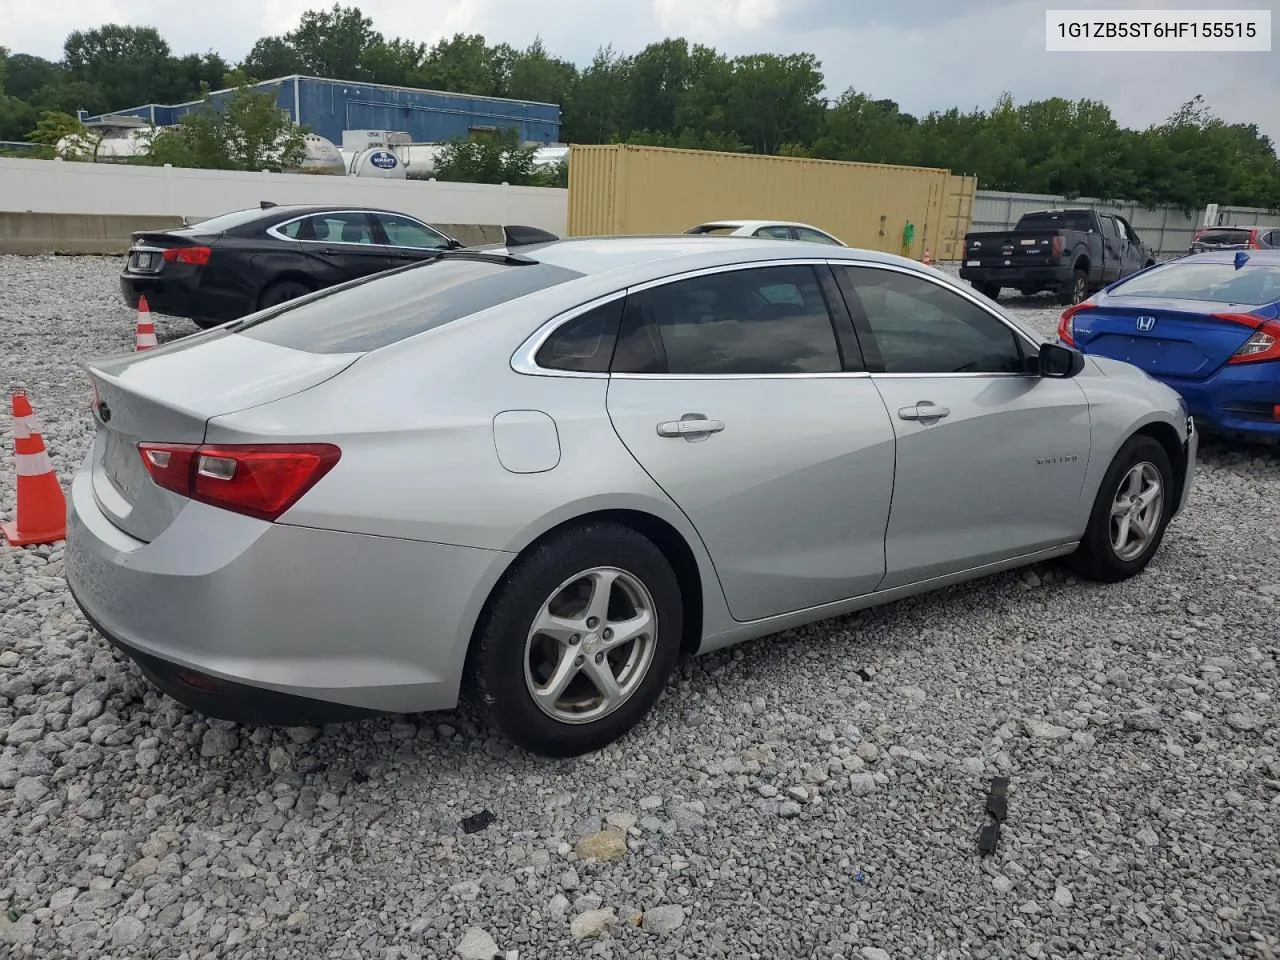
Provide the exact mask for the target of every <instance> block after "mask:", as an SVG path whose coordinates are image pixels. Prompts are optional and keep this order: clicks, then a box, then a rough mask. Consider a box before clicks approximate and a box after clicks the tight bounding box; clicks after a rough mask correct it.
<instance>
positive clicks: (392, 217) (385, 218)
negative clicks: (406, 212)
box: [374, 213, 449, 250]
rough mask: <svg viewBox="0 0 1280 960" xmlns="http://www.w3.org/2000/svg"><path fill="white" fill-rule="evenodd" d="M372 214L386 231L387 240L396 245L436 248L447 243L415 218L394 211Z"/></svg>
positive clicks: (447, 243) (447, 242) (445, 245)
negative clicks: (402, 215)
mask: <svg viewBox="0 0 1280 960" xmlns="http://www.w3.org/2000/svg"><path fill="white" fill-rule="evenodd" d="M374 216H375V217H376V218H377V220H378V223H380V224H382V229H383V230H385V231H386V234H387V241H388V242H389V243H392V244H394V245H395V246H397V247H414V248H416V249H422V248H426V249H428V250H437V249H440V248H443V247H447V246H448V245H449V241H448V240H446V239H445V238H444V237H442V236H441V235H440V234H438V233H436V232H435V231H434V230H432V229H431V228H430V227H427V226H424V225H423V224H421V223H418V221H416V220H410V219H409V218H408V217H401V216H398V215H396V214H394V213H375V214H374Z"/></svg>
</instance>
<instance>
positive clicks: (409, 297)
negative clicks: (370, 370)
mask: <svg viewBox="0 0 1280 960" xmlns="http://www.w3.org/2000/svg"><path fill="white" fill-rule="evenodd" d="M580 276H582V274H580V273H577V272H576V271H573V270H566V269H565V268H563V267H553V266H551V265H550V264H547V263H533V264H528V265H513V264H507V263H502V262H500V261H497V260H489V261H485V260H479V259H449V258H445V259H440V260H430V261H428V262H427V263H423V264H419V265H416V266H414V267H411V268H409V269H407V270H403V271H393V272H391V273H386V274H380V275H376V276H374V277H371V278H367V279H364V280H359V281H356V282H354V283H352V284H351V285H349V286H346V285H344V286H343V287H341V288H340V289H336V290H333V291H331V292H328V293H325V294H322V295H321V296H318V297H316V298H315V299H314V300H304V301H302V302H299V303H296V304H290V305H287V306H286V307H285V308H284V310H282V311H280V312H273V313H269V314H267V315H266V316H263V317H261V318H258V319H254V320H250V321H249V322H248V323H245V324H243V325H239V326H233V327H232V329H233V330H234V331H235V332H236V333H238V334H240V335H242V336H246V337H251V338H252V339H254V340H262V341H263V342H265V343H274V344H276V345H277V346H281V347H289V348H291V349H294V350H306V351H307V352H309V353H364V352H366V351H369V350H377V349H378V348H379V347H385V346H387V345H388V344H392V343H396V342H398V341H400V340H404V339H407V338H408V337H412V336H416V335H417V334H419V333H423V332H425V331H427V330H431V329H434V328H435V327H441V326H444V325H445V324H446V323H452V322H453V321H454V320H460V319H462V318H463V317H469V316H471V315H472V314H473V313H479V312H480V311H481V310H487V309H489V308H490V307H496V306H497V305H498V304H501V303H507V302H509V301H512V300H517V299H519V298H520V297H525V296H528V295H529V294H531V293H536V292H537V291H539V290H545V289H547V288H548V287H553V286H555V285H556V284H559V283H564V282H565V281H566V280H573V279H575V278H577V277H580Z"/></svg>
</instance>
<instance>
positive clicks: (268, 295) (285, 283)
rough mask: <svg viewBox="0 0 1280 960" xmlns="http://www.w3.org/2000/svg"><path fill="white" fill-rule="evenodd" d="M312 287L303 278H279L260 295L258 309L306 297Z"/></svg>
mask: <svg viewBox="0 0 1280 960" xmlns="http://www.w3.org/2000/svg"><path fill="white" fill-rule="evenodd" d="M311 292H312V289H311V287H310V286H308V285H307V284H305V283H303V282H302V281H301V280H277V281H276V282H275V283H273V284H270V285H269V286H268V287H267V288H266V289H265V290H263V291H262V293H260V294H259V295H258V309H259V310H265V309H266V308H267V307H275V306H278V305H280V304H282V303H285V302H286V301H288V300H296V299H297V298H298V297H305V296H306V295H307V294H308V293H311Z"/></svg>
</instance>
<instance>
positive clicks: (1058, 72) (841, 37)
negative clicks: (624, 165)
mask: <svg viewBox="0 0 1280 960" xmlns="http://www.w3.org/2000/svg"><path fill="white" fill-rule="evenodd" d="M347 3H348V5H351V3H352V0H347ZM331 4H332V0H219V2H218V3H217V4H216V5H215V6H214V7H213V8H211V9H216V16H214V17H212V18H208V19H206V18H204V17H202V16H200V15H199V11H200V10H201V9H203V8H202V7H201V6H200V5H198V4H197V5H194V6H193V5H192V4H190V3H174V2H173V0H70V2H68V3H66V4H57V3H33V2H30V0H0V43H3V44H4V45H5V46H8V47H10V49H12V50H13V51H15V52H24V53H34V54H38V55H39V56H42V57H48V58H50V59H58V58H59V57H60V56H61V51H62V42H63V40H64V39H65V37H66V35H67V34H68V33H69V32H70V31H72V30H75V29H87V28H90V27H94V26H99V25H101V24H104V23H112V22H114V23H131V24H136V25H150V26H154V27H156V28H158V29H159V30H160V33H161V34H162V35H163V36H164V37H165V38H166V39H167V40H168V41H169V43H170V45H171V46H172V48H173V50H174V52H175V53H179V54H183V53H191V52H203V51H205V50H208V49H214V50H217V51H218V52H219V53H221V54H222V55H223V56H224V57H227V58H228V59H229V60H231V61H233V62H234V61H236V60H239V59H240V58H241V57H243V56H244V55H245V54H246V53H247V52H248V50H249V47H250V46H251V45H252V44H253V41H254V40H255V39H256V38H257V37H259V36H261V35H263V34H271V33H283V32H285V31H288V30H289V29H291V28H292V27H293V26H294V25H295V24H296V23H297V20H298V16H299V14H300V13H301V12H302V11H304V10H306V9H309V8H315V7H323V6H330V5H331ZM354 5H356V6H359V7H360V8H361V9H362V10H364V12H365V14H366V15H368V16H370V17H372V18H373V22H374V26H375V28H377V29H378V30H380V31H381V32H382V33H383V34H384V35H385V36H387V37H394V36H402V37H406V38H409V39H412V40H418V41H426V42H432V41H434V40H437V39H439V38H440V37H442V36H448V35H451V34H453V33H457V32H464V33H481V34H484V36H485V37H486V38H487V39H488V40H489V41H490V42H491V43H497V42H500V41H505V42H507V43H510V44H512V45H513V46H516V47H523V46H526V45H528V44H529V43H530V42H531V41H532V40H533V39H534V37H535V36H537V35H539V34H541V36H542V38H543V42H544V43H545V44H546V45H547V47H548V48H549V49H550V50H551V51H552V52H553V53H555V54H557V55H559V56H563V57H566V58H568V59H571V60H574V61H575V62H577V63H579V64H582V63H586V62H588V61H589V60H590V59H591V56H592V55H593V54H594V53H595V51H596V49H597V48H598V47H600V46H602V45H604V44H608V43H612V44H613V46H614V47H615V49H618V50H620V51H623V52H631V51H634V50H637V49H639V48H640V47H642V46H644V45H645V44H646V43H649V42H652V41H654V40H660V39H662V38H663V37H668V36H684V37H687V38H688V39H689V40H691V41H697V42H700V43H705V44H709V45H711V46H714V47H716V48H718V49H720V50H721V51H724V52H726V53H728V54H731V55H736V54H742V53H755V52H773V53H792V52H798V51H810V52H813V53H814V54H816V55H817V56H818V57H819V59H821V61H822V66H823V71H824V73H825V75H826V78H827V84H828V92H829V94H830V95H831V96H836V95H838V94H839V93H840V92H842V91H844V90H845V89H847V88H848V87H855V88H857V89H858V90H860V91H862V92H865V93H867V94H869V95H871V96H872V97H874V98H876V99H880V98H888V99H892V100H896V101H897V102H898V103H899V104H901V105H902V107H903V109H904V110H906V111H908V112H912V113H918V114H923V113H927V112H928V111H929V110H933V109H945V108H947V107H951V106H959V107H962V108H964V109H969V108H972V107H983V108H985V107H989V106H990V105H991V104H992V103H993V102H994V101H995V99H996V98H997V97H998V96H999V95H1000V93H1001V92H1002V91H1004V90H1008V91H1009V92H1010V93H1012V94H1013V96H1014V98H1015V100H1017V101H1019V102H1022V101H1025V100H1030V99H1038V98H1042V97H1047V96H1054V95H1060V96H1066V97H1070V98H1073V99H1074V98H1080V97H1088V98H1092V99H1098V100H1102V101H1104V102H1106V103H1107V104H1108V105H1109V106H1110V107H1111V109H1112V112H1113V114H1114V115H1115V117H1116V119H1117V120H1118V121H1119V122H1120V123H1122V124H1125V125H1127V126H1136V127H1144V126H1146V125H1148V124H1150V123H1154V122H1158V121H1160V120H1162V119H1164V118H1165V117H1167V116H1168V115H1169V114H1170V113H1172V112H1173V111H1174V110H1176V109H1177V107H1178V106H1179V104H1181V103H1183V102H1184V101H1186V100H1189V99H1190V98H1191V97H1193V96H1194V95H1195V94H1197V93H1201V94H1203V95H1204V96H1205V98H1206V100H1207V101H1208V102H1209V104H1210V106H1211V108H1212V109H1213V110H1214V111H1215V112H1216V113H1217V114H1218V115H1219V116H1221V117H1222V118H1224V119H1226V120H1230V121H1240V122H1250V123H1257V124H1258V125H1259V127H1261V128H1262V130H1263V131H1264V132H1266V133H1267V134H1269V135H1270V136H1271V138H1272V139H1273V140H1275V141H1277V142H1280V43H1277V42H1275V41H1274V39H1273V47H1272V52H1270V53H1200V54H1172V53H1166V54H1154V53H1147V54H1131V53H1101V54H1098V53H1047V52H1046V51H1045V36H1044V33H1045V30H1044V13H1045V10H1046V9H1051V8H1053V9H1056V8H1075V9H1080V10H1083V9H1084V8H1083V7H1077V6H1076V4H1075V3H1068V2H1065V0H1057V2H1054V0H356V2H354ZM1086 7H1094V8H1098V9H1107V8H1116V7H1123V8H1128V9H1134V8H1147V9H1163V10H1177V9H1179V8H1181V9H1204V8H1219V9H1232V8H1234V9H1242V8H1254V9H1270V10H1272V11H1273V20H1274V21H1276V22H1277V23H1280V0H1198V2H1197V0H1125V2H1120V3H1113V4H1103V3H1097V2H1093V3H1086ZM1275 29H1276V27H1275V24H1273V31H1274V30H1275ZM119 106H125V105H124V104H120V105H119Z"/></svg>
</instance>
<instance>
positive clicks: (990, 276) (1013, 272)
mask: <svg viewBox="0 0 1280 960" xmlns="http://www.w3.org/2000/svg"><path fill="white" fill-rule="evenodd" d="M960 279H961V280H966V281H968V282H970V283H974V284H981V285H984V286H986V285H990V286H995V285H996V284H1000V286H1002V287H1015V288H1016V287H1041V288H1046V287H1061V286H1063V285H1064V284H1069V283H1070V282H1071V271H1070V270H1069V269H1068V268H1066V267H1054V266H1049V265H1047V264H1045V265H1039V264H1037V265H1036V266H1031V267H989V266H988V267H968V266H962V267H961V268H960Z"/></svg>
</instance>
